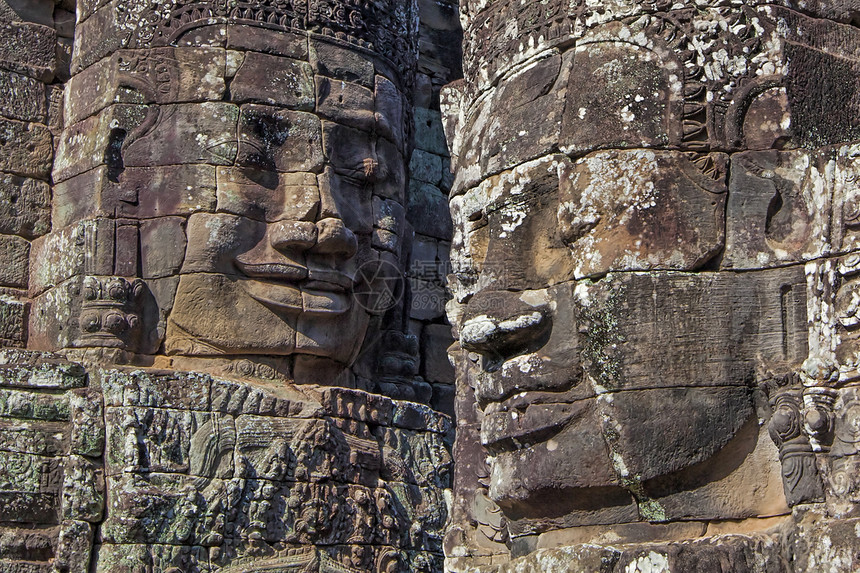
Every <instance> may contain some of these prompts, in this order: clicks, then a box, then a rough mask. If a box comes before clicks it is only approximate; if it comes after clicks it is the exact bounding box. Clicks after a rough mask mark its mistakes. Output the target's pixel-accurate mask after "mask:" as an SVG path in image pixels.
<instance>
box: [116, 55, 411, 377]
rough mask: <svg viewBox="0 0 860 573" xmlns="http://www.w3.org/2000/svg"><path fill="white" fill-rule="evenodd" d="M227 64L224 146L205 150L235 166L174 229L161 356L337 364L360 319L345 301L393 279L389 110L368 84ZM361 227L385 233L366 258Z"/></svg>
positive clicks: (345, 357)
mask: <svg viewBox="0 0 860 573" xmlns="http://www.w3.org/2000/svg"><path fill="white" fill-rule="evenodd" d="M328 53H333V52H328ZM320 54H321V55H320V56H319V57H320V58H322V57H324V53H323V52H322V50H321V51H320ZM231 57H237V56H235V55H233V56H231ZM238 57H239V58H240V59H239V64H238V69H237V71H236V73H235V77H233V78H232V80H231V82H230V86H229V101H230V103H233V104H235V106H236V107H234V108H232V109H235V110H236V113H238V122H237V125H238V128H237V132H236V135H235V139H234V140H229V141H226V142H225V141H221V140H216V141H212V142H211V144H210V147H212V148H217V149H218V150H224V149H227V150H228V152H227V153H228V154H231V153H234V154H235V160H234V161H223V163H225V164H226V165H221V166H219V167H217V175H216V181H217V183H216V186H217V190H216V194H217V208H216V212H214V213H195V214H193V215H191V217H190V218H189V219H188V225H187V236H188V248H187V252H186V256H185V260H184V263H183V266H182V269H181V279H180V282H179V288H178V292H177V295H176V301H175V305H174V308H173V311H172V313H171V316H170V320H169V323H168V324H169V326H168V330H167V337H166V341H165V348H166V350H167V352H168V353H171V354H179V355H186V356H206V355H291V354H306V355H313V356H318V357H324V358H328V359H332V360H334V361H336V362H337V363H339V364H342V365H349V364H350V363H351V362H352V361H353V360H354V359H355V357H356V354H357V353H358V351H359V349H360V348H361V346H362V344H363V342H364V339H365V331H366V330H367V328H368V324H369V322H370V320H371V317H372V316H373V314H374V312H373V311H372V309H371V310H368V308H369V306H370V305H368V303H367V301H363V300H362V299H361V298H360V297H359V296H357V294H356V288H359V289H363V290H368V289H370V288H373V285H368V284H366V283H361V277H362V276H364V274H367V275H374V274H375V270H376V269H377V268H378V267H379V266H380V265H381V264H382V265H384V266H386V268H389V269H395V270H396V269H398V268H399V267H400V264H399V262H398V256H399V255H398V253H399V239H398V235H397V233H398V231H400V229H399V228H398V226H399V225H402V224H403V220H402V216H401V217H400V218H397V217H396V216H394V215H392V213H391V211H394V213H395V214H396V213H397V212H398V211H397V209H396V207H399V202H398V201H399V200H401V199H400V198H399V197H398V194H399V196H400V197H402V193H403V184H404V177H403V173H404V169H405V166H404V161H403V159H402V141H403V139H402V130H403V125H402V124H403V120H402V117H403V116H402V102H401V101H400V100H399V99H398V98H399V96H397V91H396V89H395V88H394V87H393V84H392V83H391V82H389V81H388V80H387V79H385V78H383V77H382V76H376V77H375V78H374V77H373V76H372V73H371V76H370V78H371V79H370V85H369V86H367V87H366V86H364V85H359V84H358V83H352V82H345V81H338V80H334V79H330V78H326V77H322V76H319V75H318V76H316V77H314V75H313V71H312V69H311V67H310V65H309V64H307V63H305V62H298V61H296V60H293V59H290V58H286V57H278V56H271V55H264V54H259V53H255V52H247V53H239V56H238ZM354 58H357V59H359V60H361V56H358V55H355V56H354ZM329 64H330V65H331V67H332V68H335V67H336V64H337V62H329ZM317 65H318V66H321V67H324V66H325V65H326V62H325V61H320V62H319V63H318V64H317ZM353 65H356V64H355V63H354V62H353ZM364 65H365V66H368V67H370V69H371V70H372V64H371V63H370V62H369V61H368V62H364ZM273 86H274V87H273ZM386 96H387V99H386ZM231 107H232V106H231ZM395 110H396V111H395ZM161 121H165V122H169V121H171V118H170V117H167V118H166V119H162V120H161ZM185 135H186V136H189V137H191V136H194V134H193V132H185ZM197 137H200V136H197ZM137 143H139V142H134V143H132V144H131V145H129V146H128V151H129V152H131V153H133V152H134V146H135V144H137ZM385 194H388V195H389V196H393V197H394V200H389V199H386V197H385V196H384V195H385ZM400 211H401V212H402V209H401V210H400ZM386 216H387V218H386ZM386 223H387V224H386ZM375 226H376V227H377V228H378V227H380V226H382V227H385V228H386V229H387V230H389V231H391V232H389V233H388V235H389V236H388V237H387V238H388V243H387V244H386V245H385V247H384V249H383V248H379V246H378V245H377V248H376V249H374V248H373V247H372V239H371V236H372V234H373V232H374V227H375ZM378 232H379V231H378V230H377V233H378ZM383 251H385V252H383ZM380 259H384V261H385V262H384V263H380ZM362 265H364V266H362ZM377 314H378V313H377Z"/></svg>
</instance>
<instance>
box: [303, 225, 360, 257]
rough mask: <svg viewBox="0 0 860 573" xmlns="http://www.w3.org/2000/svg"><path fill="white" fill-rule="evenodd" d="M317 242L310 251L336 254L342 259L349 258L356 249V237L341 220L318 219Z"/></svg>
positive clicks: (353, 254)
mask: <svg viewBox="0 0 860 573" xmlns="http://www.w3.org/2000/svg"><path fill="white" fill-rule="evenodd" d="M316 228H317V243H316V245H315V246H314V247H313V249H312V251H313V252H315V253H319V254H324V255H337V256H338V257H340V258H343V259H344V260H348V259H351V258H352V257H354V256H355V254H356V252H357V251H358V239H356V237H355V234H354V233H353V232H352V231H350V230H349V229H347V228H346V225H344V224H343V221H341V220H340V219H335V218H331V217H329V218H326V219H322V220H321V221H318V222H317V224H316Z"/></svg>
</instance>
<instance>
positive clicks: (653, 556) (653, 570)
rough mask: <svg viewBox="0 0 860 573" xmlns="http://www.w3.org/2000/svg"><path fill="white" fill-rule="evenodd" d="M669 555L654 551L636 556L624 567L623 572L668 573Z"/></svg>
mask: <svg viewBox="0 0 860 573" xmlns="http://www.w3.org/2000/svg"><path fill="white" fill-rule="evenodd" d="M668 572H669V557H668V556H667V555H665V554H663V553H657V552H656V551H650V552H648V555H643V556H642V557H637V558H636V559H634V560H633V561H632V562H630V563H629V564H628V565H627V567H625V568H624V573H668Z"/></svg>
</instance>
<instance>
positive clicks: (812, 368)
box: [443, 1, 858, 570]
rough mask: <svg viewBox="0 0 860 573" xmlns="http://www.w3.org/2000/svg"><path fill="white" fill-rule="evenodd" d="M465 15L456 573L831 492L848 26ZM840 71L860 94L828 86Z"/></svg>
mask: <svg viewBox="0 0 860 573" xmlns="http://www.w3.org/2000/svg"><path fill="white" fill-rule="evenodd" d="M806 10H807V11H812V12H813V13H814V15H815V16H819V17H824V18H833V19H834V20H839V19H841V20H842V21H847V20H850V10H848V11H847V12H845V13H842V12H840V14H838V15H837V14H834V13H831V12H827V11H826V10H824V9H823V8H821V7H817V8H809V7H807V8H806ZM461 12H462V16H463V19H464V22H465V23H466V41H465V71H466V79H465V81H464V82H461V83H458V84H454V85H452V86H451V87H449V89H448V92H447V101H446V103H445V105H443V108H444V110H445V112H446V113H447V115H448V122H449V123H448V125H447V133H448V137H449V142H450V144H451V147H452V154H453V156H454V165H455V175H456V181H455V184H454V190H453V191H452V197H451V200H450V205H451V210H452V214H453V217H454V220H455V229H456V230H455V239H454V243H453V245H452V251H453V252H452V262H453V264H454V269H453V275H452V277H450V278H451V281H452V290H453V291H454V295H455V300H454V301H452V303H451V305H450V307H449V317H450V318H451V320H452V323H453V324H455V328H456V329H457V331H458V334H459V341H460V348H461V351H460V353H459V354H456V353H455V359H456V360H458V361H459V364H460V366H459V375H460V382H459V384H460V386H459V390H458V415H459V423H460V431H459V433H458V437H457V446H456V448H455V458H456V459H457V460H458V464H459V467H460V471H459V472H458V477H457V478H455V479H456V482H455V495H456V496H457V499H458V504H457V510H456V511H458V512H459V513H458V514H457V515H455V517H454V520H455V522H456V523H459V524H462V525H460V526H455V527H454V528H453V529H452V531H451V532H450V533H449V539H448V543H449V546H448V556H449V567H450V568H452V570H460V569H459V568H460V567H464V564H465V563H470V561H469V559H467V558H465V557H463V558H462V559H460V557H462V556H463V555H466V554H468V555H471V556H472V557H473V561H471V562H472V563H475V562H478V563H481V562H482V561H481V560H482V559H484V560H485V561H483V562H495V563H497V562H498V561H499V559H500V558H499V557H498V554H502V555H505V556H508V557H509V556H511V555H512V556H513V557H517V556H520V555H525V554H528V553H529V552H531V551H533V550H534V549H536V548H548V547H554V546H559V545H565V544H572V543H585V542H596V541H597V540H602V539H605V536H604V537H600V536H601V535H604V534H605V533H606V531H607V529H606V528H602V529H601V528H589V527H587V526H598V525H600V526H611V527H610V528H609V530H611V531H612V532H613V537H612V539H613V540H617V541H621V542H624V541H637V542H639V541H643V540H650V541H663V540H671V539H678V538H680V539H684V538H685V537H698V536H701V533H699V534H694V533H692V532H686V533H685V532H684V531H683V527H682V526H680V525H678V523H679V522H682V521H689V520H698V521H699V522H700V523H702V522H704V523H707V522H709V521H713V520H727V519H728V520H737V519H743V518H749V517H763V516H773V515H785V514H787V513H788V511H789V510H788V506H793V505H795V504H798V503H805V502H812V501H821V500H823V499H824V496H825V495H826V494H827V495H830V494H831V493H832V492H831V490H828V489H827V487H828V486H827V484H826V483H825V482H824V481H822V477H821V476H822V472H824V473H827V472H828V471H829V470H827V469H825V468H827V467H829V466H828V465H827V464H828V463H829V461H828V460H829V458H827V457H826V456H823V455H818V457H816V456H817V454H814V453H813V452H829V451H830V445H831V441H829V440H832V434H831V432H832V428H833V419H834V411H833V405H834V402H835V401H836V400H838V399H840V398H838V396H840V392H842V390H838V389H840V388H843V387H845V386H850V384H851V380H853V379H854V378H853V376H854V375H853V374H851V373H852V372H853V371H854V370H855V369H856V363H855V360H854V359H853V358H848V354H850V353H851V351H848V350H847V348H848V346H850V347H851V348H853V343H851V342H848V339H846V338H841V339H840V338H837V336H836V333H837V332H841V329H849V330H850V329H851V328H853V327H852V326H849V325H848V323H846V322H845V321H844V320H843V319H841V318H837V315H838V314H839V312H841V311H838V310H834V309H837V308H839V306H840V303H839V300H840V295H836V296H835V297H834V296H833V293H834V292H835V291H836V290H838V289H840V288H844V286H842V287H840V286H839V285H844V284H846V283H841V282H840V281H838V280H837V279H836V275H835V272H838V273H841V274H842V275H843V276H849V275H850V271H847V268H846V270H845V271H842V270H840V271H836V270H835V269H837V268H839V269H842V268H843V266H844V265H846V264H848V265H849V266H850V264H852V263H849V262H847V261H848V260H852V261H853V259H852V258H850V257H849V259H844V258H841V257H843V255H845V254H846V253H849V252H851V251H852V249H853V247H852V246H851V245H852V242H851V241H853V239H851V238H850V237H851V235H852V234H853V231H852V227H851V224H850V223H849V224H846V223H847V219H844V218H841V217H845V216H846V215H844V214H846V213H850V212H853V211H852V210H853V207H852V206H851V205H853V204H854V201H855V199H854V198H853V195H854V194H855V193H856V189H855V188H854V186H851V185H845V184H844V183H843V182H844V181H846V180H847V179H846V178H848V179H851V178H852V177H853V175H851V174H853V173H855V171H856V168H857V167H856V159H855V156H856V149H855V146H852V145H851V144H850V142H851V141H852V140H854V139H856V138H857V136H858V132H857V130H856V125H855V124H854V123H852V122H850V121H848V120H847V118H848V117H849V116H850V115H851V113H853V112H852V111H851V110H856V109H857V106H858V100H857V95H856V94H857V92H856V86H857V85H858V84H857V82H858V72H857V70H858V67H857V65H856V61H857V60H856V54H855V53H854V51H853V47H852V46H853V44H851V43H850V42H848V41H847V40H844V38H849V37H850V38H852V39H853V40H854V41H856V36H857V35H856V29H854V28H852V27H850V26H846V25H845V24H842V23H838V22H836V21H830V20H826V19H821V18H815V17H811V16H808V15H806V14H802V13H800V12H798V11H795V10H794V9H792V8H791V7H784V6H780V5H776V4H768V3H755V4H754V5H750V4H744V5H740V4H738V5H723V4H719V5H717V4H713V5H711V4H709V3H705V4H704V5H703V4H701V3H700V4H696V5H694V4H693V3H689V4H682V5H678V4H675V5H670V4H660V3H657V4H654V3H649V2H636V3H610V4H608V5H601V7H600V8H599V9H598V8H596V7H592V6H590V5H587V4H585V3H569V2H554V1H547V2H540V3H531V4H523V3H519V2H503V3H501V4H499V3H493V4H492V5H490V4H488V3H486V2H465V3H463V5H462V6H461ZM846 18H847V20H846ZM813 30H815V32H813ZM813 37H814V38H816V39H815V40H811V39H810V38H813ZM825 38H826V39H825ZM838 38H843V39H838ZM841 58H849V60H850V62H851V63H850V64H848V63H846V62H847V61H848V60H842V59H841ZM837 68H838V69H839V70H840V71H839V72H834V73H835V74H836V75H838V76H839V77H840V80H839V81H840V82H841V83H840V85H850V86H853V87H852V88H851V89H850V90H849V91H850V93H848V92H845V91H843V90H841V89H838V88H834V89H831V88H830V87H824V86H823V85H818V84H816V83H815V82H814V81H812V78H813V77H814V76H817V75H818V74H820V73H821V70H822V69H826V70H836V69H837ZM831 210H832V212H833V213H834V214H837V215H836V217H835V218H834V219H831V217H830V215H829V213H830V212H831ZM840 213H841V214H842V215H839V214H840ZM846 273H847V274H846ZM842 280H844V279H842ZM852 292H853V291H852ZM844 296H848V295H844ZM852 324H853V323H852ZM840 340H841V343H840ZM837 348H839V349H841V350H837ZM840 352H841V357H840ZM768 400H769V401H770V404H768ZM774 412H775V413H774ZM765 420H772V421H771V423H770V426H769V427H767V426H766V425H765V424H764V423H763V421H765ZM768 433H770V435H772V436H773V441H771V440H770V439H769V436H768ZM840 455H841V454H840ZM840 463H841V462H840ZM780 466H781V467H780ZM780 477H783V478H784V488H783V487H782V485H781V484H780ZM840 479H841V478H840ZM839 489H840V490H844V489H845V488H844V486H841V485H840V486H839ZM833 495H835V494H833ZM658 523H659V524H669V523H674V524H675V525H676V528H675V529H671V528H667V527H663V528H661V526H657V525H653V524H658ZM470 524H477V525H475V526H474V527H473V526H471V525H470ZM649 524H650V525H649ZM502 544H505V545H506V546H505V545H502ZM464 548H466V549H464ZM492 555H496V557H491V556H492ZM523 563H526V564H528V563H531V566H533V567H537V565H535V563H537V562H531V561H525V562H523ZM522 566H526V565H522ZM583 567H585V565H583ZM619 567H621V565H619ZM586 568H587V567H586ZM619 570H620V569H619ZM672 570H675V569H672ZM677 570H683V568H680V569H677Z"/></svg>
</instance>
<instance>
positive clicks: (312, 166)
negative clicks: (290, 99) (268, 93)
mask: <svg viewBox="0 0 860 573" xmlns="http://www.w3.org/2000/svg"><path fill="white" fill-rule="evenodd" d="M321 142H322V139H321V132H320V120H319V118H318V117H317V116H315V115H313V114H310V113H305V112H300V111H288V110H284V109H282V108H277V107H269V106H262V105H256V104H248V105H243V106H242V111H241V114H240V117H239V151H238V155H237V157H236V163H237V164H239V165H241V166H243V167H256V168H258V169H262V170H264V171H277V172H295V171H302V172H313V173H318V172H319V171H320V169H322V166H323V154H322V147H321Z"/></svg>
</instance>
